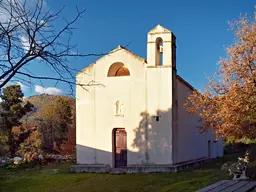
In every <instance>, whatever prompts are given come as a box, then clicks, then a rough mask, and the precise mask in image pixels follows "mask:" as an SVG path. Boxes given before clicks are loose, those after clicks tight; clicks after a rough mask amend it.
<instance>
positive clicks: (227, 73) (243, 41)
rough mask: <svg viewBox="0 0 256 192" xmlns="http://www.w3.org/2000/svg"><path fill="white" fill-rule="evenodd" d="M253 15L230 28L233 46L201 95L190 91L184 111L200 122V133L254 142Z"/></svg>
mask: <svg viewBox="0 0 256 192" xmlns="http://www.w3.org/2000/svg"><path fill="white" fill-rule="evenodd" d="M255 20H256V13H255V17H254V18H249V17H247V16H245V17H242V18H240V19H239V20H237V21H235V22H232V23H231V24H230V26H231V29H232V31H233V32H234V35H235V43H234V44H233V45H231V46H230V47H228V48H227V58H223V59H221V60H220V62H219V63H220V65H219V71H218V72H217V73H216V75H215V76H214V77H213V78H209V81H208V85H207V86H206V90H205V91H204V92H203V93H199V92H197V91H194V92H193V94H192V95H191V96H190V97H189V98H188V100H187V102H186V104H185V108H186V109H187V110H188V111H189V112H190V113H191V114H196V115H198V116H199V117H200V118H201V119H202V121H203V122H204V125H203V127H201V131H207V130H208V129H211V130H212V131H214V132H215V133H216V135H217V136H218V135H221V136H223V137H224V138H228V137H230V136H232V137H235V138H237V139H239V138H242V137H248V138H251V139H255V138H256V22H255Z"/></svg>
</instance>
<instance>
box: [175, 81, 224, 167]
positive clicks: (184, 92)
mask: <svg viewBox="0 0 256 192" xmlns="http://www.w3.org/2000/svg"><path fill="white" fill-rule="evenodd" d="M177 93H178V124H177V125H178V127H177V130H176V132H175V133H174V134H175V137H177V140H176V143H175V147H177V150H176V154H175V163H179V162H186V161H190V160H195V159H199V158H204V157H208V141H210V154H211V155H210V156H211V158H215V157H217V156H222V155H223V146H222V140H219V141H217V142H216V143H215V142H213V140H214V139H213V135H212V134H211V133H204V134H199V130H198V126H199V125H200V124H199V122H198V117H197V116H194V115H191V114H188V112H187V111H186V110H185V109H184V103H185V102H186V100H187V97H188V96H189V95H190V94H191V93H192V90H191V89H190V88H189V87H188V86H186V85H185V84H184V83H183V82H182V81H181V80H180V79H177Z"/></svg>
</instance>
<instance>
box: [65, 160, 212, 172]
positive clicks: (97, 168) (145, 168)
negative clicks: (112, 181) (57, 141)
mask: <svg viewBox="0 0 256 192" xmlns="http://www.w3.org/2000/svg"><path fill="white" fill-rule="evenodd" d="M206 161H209V158H202V159H198V160H194V161H189V162H185V163H179V164H176V165H128V166H127V167H125V168H123V169H122V170H123V171H122V172H124V173H169V172H179V171H183V170H185V169H189V168H195V167H198V166H199V165H200V164H202V163H205V162H206ZM114 169H115V168H111V167H110V165H104V164H90V165H72V166H71V167H70V171H71V172H77V173H81V172H86V173H113V170H114Z"/></svg>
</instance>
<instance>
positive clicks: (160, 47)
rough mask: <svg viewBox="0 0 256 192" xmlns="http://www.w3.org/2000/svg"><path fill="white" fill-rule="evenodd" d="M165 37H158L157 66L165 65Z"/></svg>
mask: <svg viewBox="0 0 256 192" xmlns="http://www.w3.org/2000/svg"><path fill="white" fill-rule="evenodd" d="M163 49H164V47H163V39H162V38H161V37H158V38H157V39H156V66H163Z"/></svg>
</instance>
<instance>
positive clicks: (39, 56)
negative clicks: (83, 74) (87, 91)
mask: <svg viewBox="0 0 256 192" xmlns="http://www.w3.org/2000/svg"><path fill="white" fill-rule="evenodd" d="M63 8H64V7H63ZM63 8H61V9H60V10H59V11H57V12H56V13H54V12H53V11H51V10H48V9H47V7H46V6H45V3H44V0H35V1H31V0H25V1H24V0H1V1H0V12H1V17H0V49H1V53H0V89H1V88H3V87H4V86H5V85H6V84H7V83H8V82H10V81H21V82H23V83H24V84H31V83H32V80H33V79H37V80H40V81H41V82H42V80H50V81H54V82H55V83H59V82H63V83H67V84H68V85H70V88H71V91H72V93H73V85H77V83H76V80H75V75H74V74H76V73H77V71H78V70H77V69H76V68H75V67H74V66H71V63H70V58H72V57H88V56H98V55H102V54H83V53H80V52H79V51H78V50H76V45H74V44H72V43H71V42H72V37H73V35H74V26H73V25H74V23H75V22H76V21H77V20H78V19H79V18H81V16H82V14H83V13H84V11H85V10H79V9H78V8H77V12H76V15H74V17H73V19H72V20H70V21H67V20H65V19H63V18H62V17H61V16H60V14H61V12H62V10H63ZM56 23H58V24H59V25H61V24H63V25H62V27H60V28H58V29H57V28H56V27H55V25H56ZM28 65H33V66H34V65H38V66H46V67H47V68H49V69H50V70H51V71H53V72H54V73H55V74H56V75H55V76H47V75H46V74H45V75H42V74H35V72H31V71H30V70H29V68H28ZM37 73H38V72H37ZM92 83H93V82H92ZM79 85H80V86H82V87H86V86H90V85H91V83H89V84H79Z"/></svg>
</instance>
